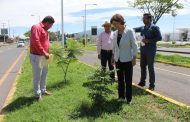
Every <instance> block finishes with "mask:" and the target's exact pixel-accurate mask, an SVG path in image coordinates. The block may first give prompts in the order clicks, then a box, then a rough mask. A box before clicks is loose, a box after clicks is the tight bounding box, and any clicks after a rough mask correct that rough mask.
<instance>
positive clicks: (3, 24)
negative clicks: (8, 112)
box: [1, 23, 6, 43]
mask: <svg viewBox="0 0 190 122" xmlns="http://www.w3.org/2000/svg"><path fill="white" fill-rule="evenodd" d="M5 25H6V23H2V26H3V31H4V32H3V37H4V43H5ZM1 33H2V32H1Z"/></svg>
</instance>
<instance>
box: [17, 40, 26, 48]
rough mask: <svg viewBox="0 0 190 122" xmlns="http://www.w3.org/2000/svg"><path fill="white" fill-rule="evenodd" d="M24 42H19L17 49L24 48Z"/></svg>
mask: <svg viewBox="0 0 190 122" xmlns="http://www.w3.org/2000/svg"><path fill="white" fill-rule="evenodd" d="M24 45H25V44H24V42H23V41H18V43H17V47H24Z"/></svg>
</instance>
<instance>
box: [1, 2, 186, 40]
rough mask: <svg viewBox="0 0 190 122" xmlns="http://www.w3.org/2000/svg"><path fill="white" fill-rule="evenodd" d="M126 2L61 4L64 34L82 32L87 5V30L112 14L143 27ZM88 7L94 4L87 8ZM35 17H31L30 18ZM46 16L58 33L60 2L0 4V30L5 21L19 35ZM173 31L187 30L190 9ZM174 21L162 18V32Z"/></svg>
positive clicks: (171, 27) (135, 12)
mask: <svg viewBox="0 0 190 122" xmlns="http://www.w3.org/2000/svg"><path fill="white" fill-rule="evenodd" d="M126 1H127V0H64V27H65V28H64V29H65V32H67V33H74V32H81V31H83V18H82V16H84V6H85V4H88V5H87V29H90V27H91V26H98V27H101V25H102V23H103V22H104V21H109V20H110V18H111V16H112V15H113V14H115V13H120V14H122V15H123V16H124V17H125V19H126V22H127V25H128V26H129V27H130V28H133V27H136V26H141V25H143V23H142V21H141V15H142V13H141V12H140V11H139V10H137V9H132V8H129V7H128V3H127V2H126ZM90 4H97V5H96V6H95V5H90ZM31 15H34V16H31ZM46 15H52V16H53V17H54V18H55V21H56V22H55V24H54V26H53V28H52V29H51V30H52V31H56V30H60V23H61V0H0V28H2V23H6V26H8V21H9V24H10V26H11V34H13V33H14V34H15V35H20V36H21V34H22V33H23V32H25V31H27V30H29V29H30V27H31V26H32V25H33V24H35V23H38V22H39V18H40V19H41V20H42V19H43V18H44V17H45V16H46ZM175 21H176V23H175V27H176V28H181V27H190V5H186V6H185V8H184V9H183V10H180V11H179V12H178V16H177V17H176V18H175ZM173 22H174V21H173V17H171V16H170V15H165V16H164V17H163V18H162V19H161V20H160V21H159V22H158V24H157V25H158V26H160V29H161V31H162V32H163V33H164V32H170V31H172V30H173Z"/></svg>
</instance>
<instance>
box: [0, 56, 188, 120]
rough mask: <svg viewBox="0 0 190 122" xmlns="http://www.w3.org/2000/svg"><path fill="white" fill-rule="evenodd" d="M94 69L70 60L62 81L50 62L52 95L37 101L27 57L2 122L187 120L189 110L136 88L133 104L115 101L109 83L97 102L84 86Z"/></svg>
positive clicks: (49, 87)
mask: <svg viewBox="0 0 190 122" xmlns="http://www.w3.org/2000/svg"><path fill="white" fill-rule="evenodd" d="M93 70H94V69H93V68H91V67H88V66H86V65H84V64H82V63H80V62H76V63H72V64H71V65H70V68H69V72H68V78H67V79H68V81H67V82H64V81H63V79H64V78H63V73H62V71H61V70H60V69H59V68H57V66H56V63H55V62H53V63H52V64H51V65H50V67H49V73H48V78H47V89H48V90H50V91H51V92H52V93H53V95H52V96H44V97H43V101H41V102H37V101H34V100H33V99H32V95H33V90H32V82H31V78H32V74H31V65H30V63H29V60H28V57H27V58H26V60H25V62H24V65H23V70H22V74H21V75H20V77H19V78H18V80H17V90H16V93H15V95H14V98H13V101H12V102H11V103H10V104H9V105H8V106H7V107H5V108H4V114H5V115H6V116H5V118H4V121H5V122H12V121H16V122H20V121H39V122H42V121H46V122H56V121H61V122H67V121H73V122H74V121H86V122H87V121H117V122H120V121H135V122H138V121H139V122H147V121H158V122H160V121H167V122H170V121H171V122H173V121H190V109H187V108H183V107H179V106H177V105H174V104H171V103H169V102H167V101H165V100H163V99H160V98H157V97H155V96H153V95H151V94H149V93H147V92H145V91H143V90H141V89H138V88H136V87H133V104H132V105H130V106H129V105H127V104H125V103H122V102H118V101H117V83H114V84H112V85H110V86H109V88H110V89H111V90H113V91H114V94H110V96H108V97H107V98H105V101H103V102H102V103H99V104H98V105H97V104H96V103H94V101H92V100H91V99H90V97H89V96H88V95H89V92H90V91H89V89H88V88H87V87H85V85H84V84H85V83H87V82H88V81H87V77H88V76H89V73H91V72H92V71H93Z"/></svg>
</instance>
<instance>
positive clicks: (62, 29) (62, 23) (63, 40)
mask: <svg viewBox="0 0 190 122" xmlns="http://www.w3.org/2000/svg"><path fill="white" fill-rule="evenodd" d="M63 25H64V12H63V0H61V32H62V45H63V48H64V43H65V36H64V26H63Z"/></svg>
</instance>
